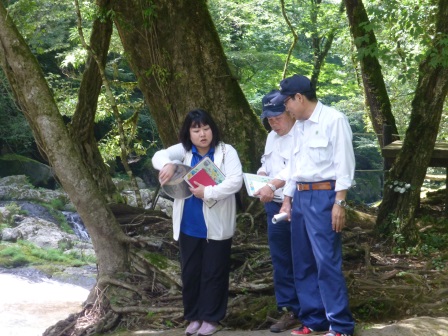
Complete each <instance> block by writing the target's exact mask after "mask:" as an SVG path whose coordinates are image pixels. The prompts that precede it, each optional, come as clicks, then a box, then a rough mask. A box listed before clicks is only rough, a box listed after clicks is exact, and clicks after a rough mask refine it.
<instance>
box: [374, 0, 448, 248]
mask: <svg viewBox="0 0 448 336" xmlns="http://www.w3.org/2000/svg"><path fill="white" fill-rule="evenodd" d="M447 34H448V2H447V1H445V0H439V4H438V13H437V17H436V32H435V34H434V36H435V39H434V41H433V45H432V48H431V50H430V51H429V52H428V56H427V57H426V59H425V60H424V61H423V62H422V63H421V65H420V67H419V80H418V84H417V88H416V91H415V97H414V100H413V102H412V113H411V121H410V124H409V128H408V129H407V132H406V137H405V139H404V142H403V148H402V150H401V152H400V154H399V156H398V157H397V159H396V161H395V163H394V165H393V167H392V169H391V172H390V177H389V181H388V184H386V185H385V189H384V197H383V202H382V203H381V206H380V208H379V213H378V220H377V223H378V229H379V230H380V232H381V233H383V234H386V235H390V234H391V233H397V234H400V235H401V236H402V237H403V238H404V240H405V242H406V243H408V244H412V243H415V242H416V241H417V229H418V228H417V227H416V224H415V221H414V214H415V211H416V209H417V207H418V204H419V199H420V188H421V186H422V184H423V179H424V177H425V174H426V169H427V167H428V164H429V162H430V160H431V156H432V152H433V149H434V144H435V141H436V138H437V134H438V131H439V124H440V119H441V115H442V111H443V104H444V102H445V98H446V95H447V93H448V62H447V60H446V56H445V54H446V46H445V44H444V41H443V39H445V40H446V36H447ZM394 181H397V182H403V183H408V184H410V185H411V188H409V189H408V191H406V192H404V193H402V194H401V193H400V192H396V191H394V189H395V188H394V187H392V188H390V187H389V186H390V185H393V183H394Z"/></svg>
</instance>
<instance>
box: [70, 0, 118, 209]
mask: <svg viewBox="0 0 448 336" xmlns="http://www.w3.org/2000/svg"><path fill="white" fill-rule="evenodd" d="M98 2H99V4H100V5H101V6H102V8H105V9H106V8H107V6H108V3H109V0H101V1H98ZM112 30H113V22H112V20H111V19H110V18H109V17H108V16H106V15H103V16H102V17H101V18H97V19H96V20H95V21H94V22H93V27H92V34H91V37H90V46H91V48H92V49H93V50H94V52H95V53H96V55H98V57H99V58H100V59H101V60H102V61H103V64H104V63H105V62H106V58H107V54H108V52H109V44H110V38H111V36H112ZM101 87H102V80H101V76H100V71H99V69H98V65H97V63H96V62H95V60H94V58H93V57H92V55H91V54H89V56H88V59H87V62H86V67H85V71H84V73H83V76H82V80H81V85H80V88H79V92H78V104H77V106H76V110H75V113H74V115H73V118H72V121H71V123H70V125H69V128H68V129H69V134H70V136H71V138H72V140H73V142H74V144H75V145H76V146H77V147H78V149H79V150H80V152H81V157H82V159H83V161H84V163H85V166H86V167H87V169H89V172H90V173H91V175H92V177H93V179H94V180H95V182H96V183H97V185H98V188H99V189H100V191H101V193H102V194H103V195H104V196H105V197H106V199H107V201H108V202H116V201H117V200H119V193H118V191H117V188H116V187H115V185H114V183H113V182H112V178H111V176H110V174H109V170H108V168H107V166H106V164H105V163H104V161H103V158H102V156H101V154H100V151H99V149H98V143H97V141H96V139H95V135H94V125H95V114H96V110H97V103H98V96H99V94H100V92H101Z"/></svg>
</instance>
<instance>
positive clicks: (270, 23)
mask: <svg viewBox="0 0 448 336" xmlns="http://www.w3.org/2000/svg"><path fill="white" fill-rule="evenodd" d="M430 3H431V2H430V1H426V2H425V1H392V2H387V3H385V2H383V1H369V2H368V3H367V4H366V9H367V11H368V13H369V15H370V17H371V18H372V19H371V25H372V27H371V29H373V30H375V32H376V36H377V39H378V46H379V48H378V50H377V51H375V52H376V53H377V56H378V57H379V59H380V62H381V66H382V67H383V73H384V74H385V82H386V85H387V89H388V92H389V96H390V100H391V104H392V110H393V113H394V116H395V119H396V122H397V127H398V130H399V133H400V134H401V135H403V134H404V132H405V130H406V128H407V125H408V122H409V116H410V109H411V108H410V104H411V99H412V93H413V91H414V90H415V83H416V76H417V73H416V71H415V70H414V71H412V69H416V65H417V64H418V62H419V57H420V55H421V52H420V50H421V49H422V48H425V45H424V44H423V43H424V42H425V36H424V35H425V34H427V32H428V29H426V26H427V22H428V21H429V17H430V15H431V11H432V10H434V9H433V6H431V5H430ZM49 7H51V10H49ZM209 8H210V13H211V15H212V18H213V20H214V23H215V25H216V29H217V32H218V34H219V36H220V39H221V42H222V45H223V47H224V50H225V53H226V55H227V58H228V62H229V65H230V67H231V70H232V75H233V76H235V78H236V79H237V80H238V82H239V84H240V86H241V88H242V90H243V92H244V95H245V96H246V98H247V100H248V101H249V103H250V105H251V106H252V108H253V110H254V111H255V113H256V114H258V115H259V114H260V113H261V98H262V96H263V95H264V94H266V93H267V92H269V91H270V90H271V89H273V88H276V87H277V86H278V83H279V81H280V80H281V79H282V75H283V71H284V66H285V60H286V57H287V55H288V52H289V48H290V47H291V44H292V42H293V34H292V32H291V30H290V28H292V29H293V30H294V34H296V35H297V43H296V44H295V46H294V48H293V50H292V53H291V58H290V60H289V64H288V69H287V73H288V74H293V73H299V74H304V75H307V76H309V77H310V78H311V77H312V76H313V75H314V76H313V78H315V80H316V81H317V86H318V95H319V97H320V99H321V100H322V101H323V102H324V103H325V104H329V105H332V106H335V107H336V108H337V109H339V110H341V111H343V112H344V113H346V114H347V115H348V116H349V119H350V122H351V126H352V129H353V132H354V133H355V137H354V145H355V151H356V158H357V172H356V180H357V187H356V188H355V189H353V190H352V191H351V192H350V194H349V197H350V199H351V200H355V201H357V202H361V203H373V202H376V201H378V200H380V198H381V193H382V175H383V173H382V166H383V162H382V158H381V155H380V151H379V146H378V142H377V137H376V136H375V135H374V131H373V130H372V128H371V126H370V121H369V119H368V117H367V116H366V107H365V104H364V96H363V91H362V87H361V83H360V70H359V69H358V65H357V64H358V63H357V60H356V58H357V55H356V51H355V50H354V46H353V42H352V39H351V36H350V32H349V29H348V23H347V19H346V17H345V13H344V12H343V11H341V9H340V3H339V2H338V1H328V2H325V1H324V2H323V3H320V1H315V2H314V1H310V2H300V1H291V2H288V3H286V4H285V10H286V13H287V15H288V17H289V20H290V22H291V27H288V25H287V24H286V22H285V19H284V17H283V15H282V10H281V3H280V2H272V1H263V0H260V1H217V0H211V1H209ZM81 9H82V10H83V11H84V12H85V13H84V20H85V21H87V22H85V23H84V25H85V27H86V32H85V35H86V36H87V35H88V31H89V29H91V28H90V26H91V23H89V22H88V20H87V19H88V18H89V17H91V16H92V15H93V14H94V6H93V4H91V5H88V3H85V4H84V6H83V7H82V8H81ZM9 11H10V14H11V15H12V16H13V17H14V19H15V20H16V22H17V26H18V27H19V28H20V29H21V32H22V34H23V36H24V37H25V38H26V39H27V42H28V43H29V45H30V47H31V48H32V51H33V53H35V55H36V56H37V57H38V60H39V62H40V63H41V65H42V67H43V69H44V71H45V76H46V78H47V79H48V81H49V83H50V85H51V88H52V90H53V92H54V94H55V98H56V100H57V103H58V106H59V109H60V111H61V113H62V114H63V115H64V116H65V117H66V121H67V122H68V121H69V120H70V118H71V116H72V115H73V113H74V111H75V106H76V101H77V90H78V88H79V85H80V77H81V75H82V71H83V70H84V66H85V60H86V58H85V56H86V51H85V49H84V48H83V47H82V45H81V44H80V39H79V34H78V31H77V27H76V16H75V13H74V8H73V3H72V1H59V2H58V3H57V4H54V3H50V2H46V1H33V2H30V1H10V2H9ZM397 18H398V19H397ZM422 36H423V38H422ZM330 39H331V41H330ZM329 43H330V46H329V47H328V51H327V54H324V55H323V56H324V58H323V60H322V64H321V66H320V68H319V73H318V74H316V73H314V74H313V71H314V66H313V65H314V62H315V58H316V54H317V53H319V52H320V53H324V50H323V48H324V46H326V45H327V44H329ZM366 52H368V51H366ZM403 70H405V71H403ZM106 71H107V74H108V76H109V77H110V78H111V85H112V87H113V91H114V93H115V96H116V100H117V103H118V108H119V111H120V114H121V117H122V118H123V119H124V120H127V122H125V130H126V134H127V141H128V146H129V150H130V155H131V156H132V157H133V158H135V160H133V161H132V162H135V163H133V164H132V169H133V171H134V173H135V174H136V175H137V176H142V177H143V178H144V180H145V181H146V182H148V183H154V180H153V179H151V175H149V174H148V172H147V170H148V165H147V164H148V161H147V158H148V157H151V154H152V153H153V152H154V151H155V150H156V149H157V148H160V147H161V146H163V145H162V143H161V141H160V139H159V138H158V133H157V127H156V125H155V122H154V120H153V118H152V117H151V112H150V111H149V109H148V107H147V106H146V104H145V103H144V101H143V97H142V94H141V92H140V91H139V89H138V85H137V81H136V78H135V75H134V74H133V73H132V71H131V69H130V67H129V64H128V62H127V60H126V57H125V55H124V52H123V49H122V47H121V44H120V42H119V40H118V37H117V35H116V34H115V33H114V34H113V35H112V42H111V47H110V49H109V55H108V57H107V67H106ZM1 93H2V94H1V96H0V149H1V153H2V154H3V155H5V154H20V155H25V156H28V157H31V158H34V159H37V160H39V161H44V160H43V159H42V158H41V157H40V155H39V153H38V151H37V149H36V145H35V143H34V139H33V136H32V133H31V131H30V128H29V126H28V125H27V122H26V120H25V118H24V116H23V115H22V113H20V111H19V108H18V106H17V105H16V104H15V103H14V98H13V96H12V94H11V92H10V90H9V89H8V84H7V82H6V81H5V79H4V77H3V76H2V81H1ZM95 118H96V123H95V136H96V138H97V139H98V141H99V143H100V150H101V153H102V155H103V158H104V159H105V160H106V161H107V162H108V163H109V164H110V165H111V167H112V168H111V169H112V172H113V173H114V174H120V173H125V172H124V171H123V167H122V166H121V165H120V163H119V160H116V158H119V156H120V155H119V143H118V139H119V137H118V131H117V124H116V120H115V118H114V117H113V113H112V111H111V108H110V107H109V105H108V101H107V97H106V93H105V92H103V94H102V95H101V97H100V100H99V105H98V110H97V113H96V115H95ZM446 122H447V115H446V109H445V113H444V115H443V119H442V123H441V126H440V130H441V131H440V133H439V135H438V139H440V140H444V139H446V137H447V134H446V132H445V130H446V129H447V128H446V127H445V126H446V125H445V123H446ZM137 158H138V159H137Z"/></svg>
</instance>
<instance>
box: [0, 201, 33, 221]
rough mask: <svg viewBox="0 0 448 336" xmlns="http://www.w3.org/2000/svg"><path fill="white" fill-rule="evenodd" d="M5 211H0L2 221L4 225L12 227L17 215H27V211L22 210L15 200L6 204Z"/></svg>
mask: <svg viewBox="0 0 448 336" xmlns="http://www.w3.org/2000/svg"><path fill="white" fill-rule="evenodd" d="M5 210H6V211H5V212H3V213H0V223H1V224H3V227H10V226H13V225H14V216H15V215H26V214H27V211H24V210H22V208H21V207H20V205H18V204H17V203H15V202H11V203H8V204H7V205H6V206H5Z"/></svg>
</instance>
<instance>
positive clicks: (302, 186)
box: [297, 183, 310, 191]
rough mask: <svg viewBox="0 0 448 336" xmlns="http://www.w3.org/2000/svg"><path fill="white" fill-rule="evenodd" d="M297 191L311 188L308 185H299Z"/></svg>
mask: <svg viewBox="0 0 448 336" xmlns="http://www.w3.org/2000/svg"><path fill="white" fill-rule="evenodd" d="M297 189H298V190H299V191H305V190H310V186H309V184H308V183H297Z"/></svg>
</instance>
